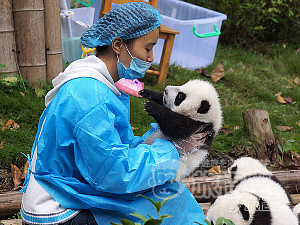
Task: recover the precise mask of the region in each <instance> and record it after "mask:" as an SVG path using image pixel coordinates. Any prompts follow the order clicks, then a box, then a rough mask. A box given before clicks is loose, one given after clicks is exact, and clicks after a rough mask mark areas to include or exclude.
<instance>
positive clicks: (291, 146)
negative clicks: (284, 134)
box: [278, 137, 300, 162]
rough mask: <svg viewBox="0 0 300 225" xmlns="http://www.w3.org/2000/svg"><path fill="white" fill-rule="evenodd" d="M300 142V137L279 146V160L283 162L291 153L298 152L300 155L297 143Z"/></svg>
mask: <svg viewBox="0 0 300 225" xmlns="http://www.w3.org/2000/svg"><path fill="white" fill-rule="evenodd" d="M299 141H300V137H298V138H295V139H289V140H287V141H286V143H285V144H278V149H279V151H280V153H281V154H278V157H279V160H280V161H281V162H283V159H284V155H285V154H288V153H289V152H291V151H293V152H297V153H299V151H300V149H297V147H296V145H295V144H296V143H297V142H299Z"/></svg>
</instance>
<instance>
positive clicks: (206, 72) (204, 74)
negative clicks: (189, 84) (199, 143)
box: [195, 67, 211, 78]
mask: <svg viewBox="0 0 300 225" xmlns="http://www.w3.org/2000/svg"><path fill="white" fill-rule="evenodd" d="M195 71H197V72H198V73H200V74H201V75H203V76H206V77H208V78H210V77H211V76H210V74H209V72H208V70H206V69H204V68H203V67H201V68H200V69H195Z"/></svg>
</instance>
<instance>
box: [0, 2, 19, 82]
mask: <svg viewBox="0 0 300 225" xmlns="http://www.w3.org/2000/svg"><path fill="white" fill-rule="evenodd" d="M0 12H1V13H0V40H1V41H0V53H1V54H0V64H3V65H5V66H6V68H4V67H0V78H2V75H3V74H7V75H8V76H13V75H14V74H18V69H17V65H16V61H15V57H14V51H15V50H16V42H15V33H14V32H15V30H14V21H13V12H12V2H11V1H7V0H0Z"/></svg>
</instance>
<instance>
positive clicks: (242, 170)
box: [207, 157, 298, 225]
mask: <svg viewBox="0 0 300 225" xmlns="http://www.w3.org/2000/svg"><path fill="white" fill-rule="evenodd" d="M229 175H230V180H231V182H232V184H233V185H234V190H233V191H232V192H230V193H228V194H225V195H223V196H219V197H218V198H217V199H216V200H215V202H214V203H213V204H212V206H211V207H210V209H209V210H208V212H207V219H208V220H209V221H211V222H213V223H215V222H216V220H217V218H218V217H220V216H223V217H225V218H227V219H230V220H232V222H234V223H235V224H236V225H248V224H249V225H284V224H287V225H298V218H297V215H295V214H294V213H293V209H292V208H291V207H292V200H291V197H290V195H289V193H288V192H287V191H286V190H285V188H284V187H283V186H282V185H281V184H280V182H279V180H278V179H277V178H275V177H274V176H273V175H272V173H271V172H270V171H269V170H267V169H266V168H265V167H264V165H263V164H261V163H260V162H259V161H258V160H256V159H253V158H250V157H243V158H240V159H237V160H235V161H234V163H233V165H232V166H231V167H230V168H229ZM233 199H236V200H233ZM221 214H222V215H221Z"/></svg>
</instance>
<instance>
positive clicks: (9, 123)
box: [2, 119, 20, 130]
mask: <svg viewBox="0 0 300 225" xmlns="http://www.w3.org/2000/svg"><path fill="white" fill-rule="evenodd" d="M19 128H20V126H19V124H17V123H16V122H15V121H14V120H12V119H10V120H8V121H7V122H6V123H5V125H4V127H2V130H5V129H10V130H17V129H19Z"/></svg>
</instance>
